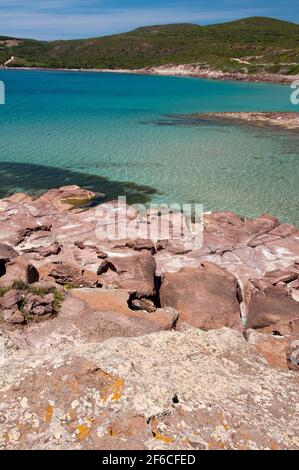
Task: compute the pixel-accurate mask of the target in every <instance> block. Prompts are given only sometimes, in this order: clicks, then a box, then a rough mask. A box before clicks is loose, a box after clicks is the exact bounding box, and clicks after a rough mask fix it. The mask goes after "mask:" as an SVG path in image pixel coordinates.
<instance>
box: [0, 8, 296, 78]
mask: <svg viewBox="0 0 299 470" xmlns="http://www.w3.org/2000/svg"><path fill="white" fill-rule="evenodd" d="M12 56H14V60H13V62H11V63H10V64H9V65H10V66H28V67H50V68H52V67H53V68H110V69H114V68H131V69H135V68H142V67H147V66H159V65H165V64H174V65H178V64H199V65H202V66H203V67H209V68H212V69H217V70H222V71H236V72H237V71H239V72H246V73H249V74H254V73H258V72H268V73H282V74H296V73H299V25H297V24H294V23H290V22H286V21H281V20H276V19H272V18H264V17H252V18H245V19H241V20H237V21H232V22H229V23H224V24H217V25H209V26H199V25H195V24H169V25H157V26H147V27H142V28H138V29H135V30H133V31H131V32H128V33H123V34H116V35H112V36H104V37H99V38H91V39H82V40H67V41H36V40H30V39H28V40H27V39H16V38H10V37H1V36H0V64H4V63H5V62H6V61H7V60H9V59H10V58H11V57H12Z"/></svg>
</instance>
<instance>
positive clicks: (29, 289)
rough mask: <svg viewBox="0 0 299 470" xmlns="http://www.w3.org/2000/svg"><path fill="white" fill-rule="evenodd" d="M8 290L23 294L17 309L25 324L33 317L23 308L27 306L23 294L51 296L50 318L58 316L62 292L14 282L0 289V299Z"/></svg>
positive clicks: (53, 288) (0, 319)
mask: <svg viewBox="0 0 299 470" xmlns="http://www.w3.org/2000/svg"><path fill="white" fill-rule="evenodd" d="M71 288H72V286H70V285H69V286H67V287H65V289H71ZM10 290H18V291H21V292H24V297H23V298H22V300H21V301H20V303H19V305H18V307H19V310H20V312H21V314H22V315H23V316H24V320H25V323H26V324H28V323H30V322H31V321H33V316H32V315H30V313H29V312H28V311H27V310H26V308H25V306H26V304H27V299H26V297H25V294H33V295H38V296H41V297H43V296H45V295H47V294H53V296H54V300H53V302H52V316H56V315H58V313H59V310H60V308H61V304H62V301H63V299H64V293H63V291H61V290H58V289H56V288H55V287H34V286H31V285H30V284H27V283H26V282H23V281H15V282H13V283H12V284H11V285H10V286H5V287H1V288H0V297H3V296H4V295H5V294H7V292H9V291H10ZM2 317H3V316H2ZM2 320H3V318H1V317H0V321H2Z"/></svg>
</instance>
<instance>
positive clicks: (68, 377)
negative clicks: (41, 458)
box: [0, 329, 299, 450]
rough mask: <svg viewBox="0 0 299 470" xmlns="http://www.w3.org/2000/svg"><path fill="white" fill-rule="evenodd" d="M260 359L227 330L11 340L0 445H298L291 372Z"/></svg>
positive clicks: (0, 394) (0, 393)
mask: <svg viewBox="0 0 299 470" xmlns="http://www.w3.org/2000/svg"><path fill="white" fill-rule="evenodd" d="M2 338H3V337H2ZM264 362H265V361H264V360H263V359H262V358H261V357H260V356H259V355H258V354H257V353H256V351H255V350H254V348H253V347H251V346H250V345H248V343H247V342H246V341H245V339H244V338H243V336H242V335H241V334H240V333H238V332H235V331H232V330H229V329H221V330H217V331H209V332H207V333H206V332H203V331H201V330H198V329H191V330H188V331H185V332H160V333H155V334H152V335H147V336H143V337H140V338H127V339H124V338H114V339H110V340H108V341H106V342H104V343H101V344H98V343H91V344H79V345H74V346H71V347H59V345H58V346H57V347H52V348H48V347H44V349H42V350H40V351H38V352H31V353H28V351H25V350H18V351H15V350H14V348H13V347H12V346H10V349H7V357H6V359H5V360H4V361H3V362H2V364H1V367H0V374H1V381H0V383H1V386H0V415H1V429H0V447H1V448H2V449H4V448H6V449H109V450H110V449H167V450H174V449H180V450H195V449H297V448H298V447H299V431H298V430H299V409H298V386H299V376H298V374H297V373H295V372H291V371H278V370H274V369H272V368H269V367H268V366H267V365H266V364H265V363H264Z"/></svg>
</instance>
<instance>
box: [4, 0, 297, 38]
mask: <svg viewBox="0 0 299 470" xmlns="http://www.w3.org/2000/svg"><path fill="white" fill-rule="evenodd" d="M246 16H272V17H275V18H281V19H286V20H289V21H293V22H297V23H299V8H298V0H284V1H281V0H172V1H170V0H139V1H137V0H44V1H40V0H23V1H21V0H0V35H11V36H17V37H31V38H37V39H66V38H81V37H82V38H83V37H94V36H101V35H105V34H111V33H118V32H123V31H129V30H131V29H133V28H135V27H137V26H144V25H150V24H162V23H179V22H191V23H198V24H211V23H219V22H225V21H229V20H233V19H237V18H242V17H246Z"/></svg>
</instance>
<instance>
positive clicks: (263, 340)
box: [246, 330, 290, 369]
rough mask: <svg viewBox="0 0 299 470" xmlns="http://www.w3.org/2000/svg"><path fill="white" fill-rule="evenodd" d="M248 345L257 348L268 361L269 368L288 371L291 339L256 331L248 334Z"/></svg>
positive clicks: (249, 331)
mask: <svg viewBox="0 0 299 470" xmlns="http://www.w3.org/2000/svg"><path fill="white" fill-rule="evenodd" d="M246 337H247V340H248V343H249V344H251V345H252V346H254V347H255V349H256V350H257V352H259V353H260V354H261V355H262V356H263V357H264V358H265V359H266V361H267V363H268V364H269V366H271V367H275V368H281V369H288V368H289V367H288V353H287V352H288V348H289V344H290V338H289V337H284V336H277V335H272V334H269V333H264V334H262V333H258V332H257V331H255V330H248V331H247V332H246Z"/></svg>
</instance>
